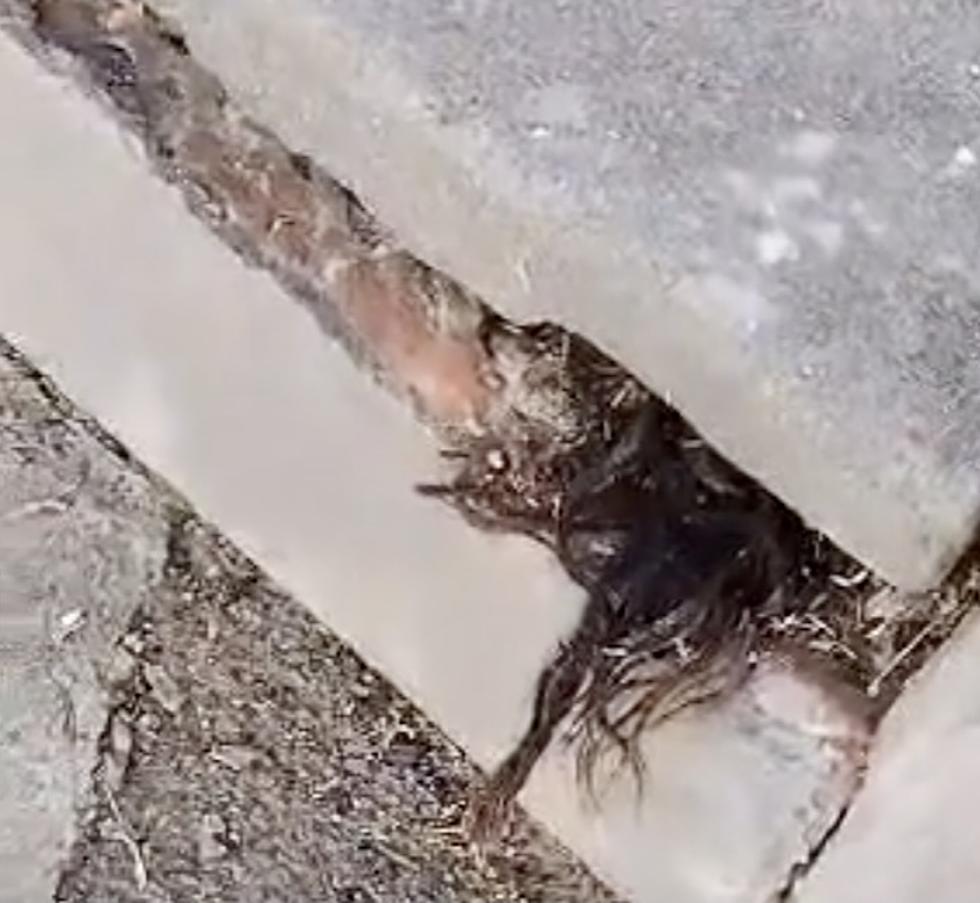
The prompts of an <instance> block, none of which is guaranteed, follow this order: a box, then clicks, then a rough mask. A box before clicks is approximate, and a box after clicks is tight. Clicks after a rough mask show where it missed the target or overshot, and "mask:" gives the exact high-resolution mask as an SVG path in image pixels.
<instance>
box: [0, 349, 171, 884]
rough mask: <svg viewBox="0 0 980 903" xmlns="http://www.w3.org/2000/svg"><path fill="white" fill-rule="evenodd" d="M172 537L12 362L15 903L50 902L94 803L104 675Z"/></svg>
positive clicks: (4, 790)
mask: <svg viewBox="0 0 980 903" xmlns="http://www.w3.org/2000/svg"><path fill="white" fill-rule="evenodd" d="M4 350H5V349H4V348H3V347H2V346H0V352H2V351H4ZM166 540H167V530H166V523H165V520H164V519H163V518H162V508H161V505H160V500H159V496H158V495H156V494H154V493H153V492H152V488H151V487H150V486H149V484H148V483H147V481H146V480H145V479H142V478H141V477H140V476H139V475H138V474H136V473H134V472H133V471H132V470H127V469H125V468H122V467H120V465H119V463H118V461H116V460H114V459H113V458H112V456H111V455H109V454H107V452H106V450H105V449H104V448H103V447H101V446H100V445H99V443H98V441H97V440H96V439H95V438H93V436H92V435H91V434H89V433H88V432H86V431H85V429H83V428H82V427H81V425H80V424H79V423H77V422H73V421H72V420H71V419H70V418H68V417H65V416H63V415H62V412H60V411H59V410H58V408H57V406H55V405H52V404H51V402H50V399H48V398H46V397H44V395H43V394H42V392H40V391H39V390H38V387H37V386H36V385H35V384H33V383H32V382H30V381H29V380H28V379H26V378H25V377H24V374H23V373H22V372H20V371H19V370H18V368H17V367H16V366H15V365H14V363H13V362H12V361H11V360H10V359H9V358H8V357H6V356H4V355H3V354H2V353H0V901H3V903H33V901H41V900H50V899H52V893H53V891H54V887H55V885H56V883H57V879H58V876H59V874H60V871H61V868H62V867H63V865H64V863H65V861H66V859H67V856H68V852H69V849H70V845H71V843H72V841H73V840H74V839H75V835H76V816H77V815H79V814H80V813H81V812H82V811H83V810H84V809H85V808H86V807H87V806H89V805H90V804H91V788H90V781H89V775H90V772H91V771H92V768H93V767H94V765H95V762H96V758H97V741H98V739H99V737H100V735H101V733H102V730H103V727H104V726H105V722H106V715H107V713H108V700H107V697H106V694H105V693H104V692H103V682H102V677H103V674H102V673H100V670H99V665H100V664H102V665H104V664H105V663H107V662H108V661H109V660H110V654H109V650H110V649H111V645H112V642H113V640H114V639H115V637H116V636H117V635H118V634H119V633H120V632H121V631H122V630H123V628H124V627H125V625H126V623H127V622H128V620H129V617H130V616H131V615H132V613H133V611H134V610H135V609H136V608H137V607H138V606H140V605H142V604H145V603H146V602H147V601H148V599H149V598H150V596H151V594H152V591H153V587H154V585H155V583H156V580H157V579H158V577H159V575H160V572H161V569H162V565H163V561H164V557H165V552H166Z"/></svg>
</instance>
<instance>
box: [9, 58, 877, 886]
mask: <svg viewBox="0 0 980 903" xmlns="http://www.w3.org/2000/svg"><path fill="white" fill-rule="evenodd" d="M0 81H2V82H3V84H4V85H5V86H8V90H5V91H4V92H3V94H2V95H0V119H2V120H3V121H4V122H5V123H9V124H10V126H11V127H10V135H11V136H13V138H14V140H10V141H7V142H4V143H3V144H2V145H0V209H2V210H5V211H11V210H16V211H17V216H16V217H11V216H8V215H4V216H0V321H2V323H3V324H4V329H5V330H8V331H9V333H10V334H11V335H12V337H14V338H15V339H16V341H17V342H18V344H20V345H21V346H22V347H23V348H24V349H25V350H26V351H27V352H29V354H30V355H31V357H32V358H33V359H34V360H36V361H37V362H38V363H39V364H40V365H42V366H43V367H44V368H45V369H46V370H47V371H49V372H51V373H52V374H54V375H55V376H56V377H57V379H58V380H59V382H60V383H61V384H62V385H63V386H64V388H65V389H66V390H67V391H69V392H70V393H71V394H72V395H73V396H75V397H76V398H77V399H78V400H79V402H80V403H82V404H83V405H84V406H85V407H86V408H88V409H89V410H91V411H92V412H93V413H94V414H95V415H96V416H98V418H99V419H100V421H102V422H104V423H105V424H106V425H107V426H108V427H109V428H111V429H112V430H113V432H115V433H117V434H118V435H119V436H120V437H121V438H123V439H124V441H126V443H127V444H128V445H129V446H130V447H131V448H133V450H134V451H135V452H136V453H137V454H138V455H139V456H140V457H141V458H142V459H144V460H145V461H146V462H147V463H148V464H149V465H151V466H152V467H154V468H155V469H157V470H158V471H159V472H161V473H162V474H163V475H165V476H166V477H167V478H168V479H170V480H172V481H173V482H174V483H175V484H176V485H177V486H178V488H180V489H181V490H182V491H184V492H186V493H187V494H188V495H189V496H190V497H191V498H192V499H193V500H194V502H195V504H196V505H197V506H199V508H200V509H201V511H202V513H203V514H204V515H205V516H206V517H207V518H210V519H212V520H213V521H215V522H216V523H217V524H218V525H219V526H220V527H221V529H222V530H223V531H224V532H225V533H227V535H229V536H230V537H231V538H232V539H233V540H234V541H236V542H237V543H239V544H240V545H241V546H242V548H244V549H245V550H246V551H247V552H248V553H249V554H250V555H251V556H253V557H254V558H255V560H256V561H258V562H259V563H260V564H261V565H262V566H263V567H264V568H266V569H267V570H268V572H269V573H270V574H271V575H272V576H273V577H274V578H275V579H277V580H278V581H279V582H280V583H281V584H282V585H283V586H284V587H286V589H287V590H289V591H290V592H292V593H293V594H295V595H296V596H297V597H298V598H299V599H300V600H301V601H302V602H304V603H305V604H307V605H308V606H309V607H310V608H311V610H312V611H313V612H315V613H316V614H317V615H318V616H319V617H320V618H322V619H323V621H325V622H326V623H327V624H328V625H329V626H330V627H331V628H333V629H336V630H337V631H338V632H339V633H340V634H341V635H342V636H343V637H345V638H346V639H348V640H349V641H350V642H351V643H352V644H353V645H354V647H355V648H356V649H357V650H358V651H359V652H360V653H361V654H362V655H364V656H365V657H366V658H367V659H368V660H369V661H370V662H371V663H373V664H375V665H376V666H378V667H379V668H380V669H381V670H382V671H383V673H384V674H385V675H387V676H388V677H389V678H390V679H391V680H392V681H393V682H394V683H395V684H396V685H397V686H399V687H400V688H401V689H402V690H403V691H405V692H406V693H407V694H408V695H409V696H410V697H411V698H412V699H413V700H415V701H416V702H417V703H419V704H420V705H421V706H422V708H423V709H424V710H425V711H426V713H427V714H428V715H429V716H430V717H432V718H433V719H434V720H435V721H436V722H437V723H438V724H439V725H440V726H441V727H443V728H444V729H445V730H446V732H447V733H448V734H449V735H450V736H451V737H452V738H453V739H455V740H457V741H458V742H459V743H461V745H462V746H463V747H464V748H465V749H466V750H467V751H468V752H469V753H470V754H471V755H472V756H473V757H474V759H475V760H476V761H477V762H478V763H480V764H482V765H484V766H489V765H491V764H493V763H495V762H496V761H497V760H498V759H499V757H500V756H501V755H502V754H503V753H504V752H505V751H506V750H508V749H509V748H510V746H511V744H512V743H513V741H514V739H515V737H516V736H517V735H518V734H519V733H520V732H521V729H522V728H523V725H524V719H525V717H526V714H527V711H528V706H529V703H530V698H531V693H532V686H533V682H534V678H535V676H536V674H537V672H538V670H539V668H540V666H541V663H542V662H543V661H544V659H545V658H546V656H547V655H548V653H549V652H550V650H551V649H552V648H553V646H554V644H555V643H556V642H557V641H558V639H559V638H560V637H561V636H563V635H564V633H565V631H566V630H567V629H568V628H569V626H570V625H571V623H572V622H573V621H574V619H575V617H576V614H577V611H578V607H579V605H580V604H581V599H580V598H579V595H578V592H577V590H576V589H575V588H574V587H572V586H571V585H570V584H569V583H568V582H567V580H566V579H565V577H564V576H563V574H561V573H560V571H559V569H558V568H557V566H556V565H555V564H554V563H552V562H551V561H550V559H549V558H548V557H547V556H546V555H545V553H544V551H543V550H541V549H539V548H537V547H535V546H533V545H531V544H530V543H528V542H527V541H524V540H518V539H510V538H504V537H489V536H486V535H484V534H481V533H478V532H476V531H474V530H470V529H467V528H465V527H464V526H463V525H462V523H461V522H460V520H459V518H458V517H456V516H455V515H454V514H453V513H452V512H451V511H449V510H448V509H446V508H444V507H442V506H438V505H433V504H432V503H431V501H428V500H424V499H421V498H419V497H417V496H416V495H415V494H414V493H413V491H412V484H413V483H414V482H416V481H418V480H420V479H425V478H427V477H430V476H431V475H432V474H433V473H434V472H435V467H436V461H435V459H436V455H435V451H434V448H433V445H432V443H431V440H430V439H429V437H427V436H426V435H425V433H424V432H423V431H422V430H420V429H419V428H418V427H417V425H416V424H415V423H414V422H413V421H412V419H411V416H410V414H409V412H408V411H407V409H405V408H403V407H401V406H400V405H398V404H396V403H395V402H394V400H393V399H391V398H390V397H388V396H386V395H385V394H383V393H382V392H380V391H379V390H378V389H377V388H376V387H374V386H372V385H371V384H370V382H369V380H367V379H366V378H365V377H364V376H363V374H361V373H359V372H358V371H357V370H356V369H355V368H354V367H353V366H352V365H351V363H350V361H349V360H348V359H347V357H346V356H345V355H344V353H343V352H342V350H341V349H340V348H339V347H338V346H337V345H336V344H333V343H331V342H329V341H328V340H327V339H326V338H325V337H324V334H323V332H322V330H321V329H320V328H319V326H318V324H317V323H316V321H315V319H314V317H313V316H310V315H309V314H308V313H307V312H305V311H304V310H303V309H302V308H301V307H300V306H299V305H296V304H295V303H293V302H292V301H291V300H290V299H288V298H287V297H286V296H285V295H284V294H283V293H282V292H281V290H280V289H279V288H277V287H276V285H275V284H274V283H273V281H272V280H271V278H269V277H268V276H267V275H266V274H264V273H262V272H259V271H256V270H254V269H248V268H246V267H244V266H243V265H242V264H241V262H240V261H239V260H238V259H237V258H236V257H235V255H234V254H232V253H231V252H230V251H229V250H228V249H227V248H226V247H224V246H223V245H222V244H221V243H220V242H218V241H217V240H216V239H215V238H214V236H213V235H211V234H210V233H209V232H208V231H207V230H206V229H205V228H204V227H203V226H202V225H201V224H200V223H199V222H198V221H196V220H194V219H193V218H192V217H190V216H189V215H188V213H187V212H186V210H185V209H184V208H183V207H182V206H181V202H180V199H179V196H178V195H177V193H176V192H174V191H172V190H171V189H169V188H167V187H166V186H165V185H164V184H163V183H162V182H159V181H157V180H155V179H154V178H153V177H151V176H150V175H149V173H148V172H147V170H146V167H145V165H144V163H143V161H142V160H141V159H140V157H139V154H138V152H137V151H136V150H135V147H134V146H133V144H132V143H129V142H128V141H127V139H126V138H125V137H124V135H122V134H121V133H120V132H119V131H118V130H117V129H116V127H115V126H113V125H112V124H111V123H110V122H109V120H108V119H106V118H105V117H104V115H103V113H102V111H100V110H99V108H98V106H97V105H95V104H93V103H91V102H89V101H87V100H85V99H84V98H83V97H81V96H80V95H79V94H77V93H75V89H74V88H73V87H71V86H70V85H68V84H66V83H64V82H62V81H60V80H58V79H57V78H55V77H52V76H51V75H49V74H47V73H45V72H44V71H43V70H42V69H41V68H40V67H39V66H38V65H36V64H35V63H34V62H32V61H31V60H30V59H29V58H27V57H26V56H25V55H24V54H23V53H22V52H21V51H20V50H18V49H16V48H15V47H14V46H12V45H11V44H9V43H7V42H4V41H2V40H0ZM864 738H865V734H864V726H863V725H862V724H861V722H860V719H859V718H857V717H855V716H854V715H853V714H852V713H851V712H850V711H848V710H847V709H846V707H844V706H843V705H842V704H841V703H840V702H839V701H838V700H837V699H836V697H835V695H834V693H833V692H832V691H831V690H829V689H826V688H824V687H822V686H819V685H817V684H811V683H809V682H806V681H804V680H802V679H800V678H798V677H797V676H795V675H793V674H792V673H790V672H789V671H788V670H787V669H786V668H784V667H779V666H776V665H773V666H772V667H767V668H763V669H761V670H760V673H759V675H758V677H757V678H756V679H755V681H754V682H753V683H752V684H751V685H750V686H749V687H748V688H747V689H746V691H745V693H744V694H741V695H739V696H738V697H736V698H735V699H733V700H731V701H730V702H729V703H728V704H727V705H725V706H722V707H717V708H714V709H705V710H702V711H698V712H696V713H695V712H692V713H690V715H689V716H688V717H686V718H684V719H678V720H677V721H676V722H674V723H673V724H671V725H669V726H668V727H667V728H666V729H664V730H662V731H660V732H658V734H657V735H656V736H655V737H651V740H650V742H651V744H652V747H651V750H652V752H651V755H652V756H653V759H652V760H651V761H652V762H653V763H654V767H655V769H656V775H655V777H654V779H653V780H652V781H651V784H650V786H649V787H648V790H647V793H646V794H645V795H644V796H643V797H642V799H640V800H639V801H638V800H637V799H636V797H635V796H634V794H633V792H632V790H633V788H632V785H631V784H630V783H629V781H628V780H626V781H624V782H623V783H621V784H616V785H614V786H613V787H612V788H611V790H610V791H609V795H608V798H607V801H606V804H605V805H604V806H603V807H602V809H601V810H600V811H599V812H594V811H592V810H590V809H589V807H588V806H587V805H586V804H585V803H584V802H583V801H582V798H581V796H580V794H579V791H578V789H577V788H576V787H575V786H574V784H573V782H572V778H571V776H570V773H569V762H568V759H567V758H566V757H565V756H560V755H559V756H557V757H555V758H553V759H552V760H551V761H550V762H549V763H546V764H545V766H544V767H543V768H542V769H541V770H540V771H539V772H538V774H537V775H536V776H535V780H534V782H533V783H532V786H530V787H529V788H528V792H527V794H526V795H525V798H524V799H525V801H526V803H527V805H528V807H529V808H530V811H531V812H532V814H534V815H536V816H537V817H539V818H540V819H541V821H542V822H543V823H544V824H545V825H546V826H547V827H549V828H550V829H551V830H553V831H554V832H555V833H556V834H557V836H558V837H559V838H560V839H563V840H565V841H566V842H567V843H569V845H570V846H571V847H572V848H573V849H574V850H575V851H576V852H577V853H579V854H580V855H581V856H582V857H583V858H584V859H585V861H586V862H587V863H588V864H589V865H591V866H592V867H593V868H594V869H595V871H596V872H597V873H598V874H599V875H600V876H601V877H603V878H605V879H607V880H608V881H609V882H610V883H611V884H612V885H613V886H614V887H615V888H618V889H621V890H622V891H624V892H625V893H628V894H629V895H631V896H632V898H633V899H636V900H653V899H658V898H660V896H661V895H663V894H667V895H668V898H669V899H671V900H674V901H677V903H686V901H691V903H700V901H708V900H713V901H739V903H742V901H744V903H758V900H759V899H760V896H762V895H765V894H767V893H775V892H776V890H778V888H779V887H780V886H781V885H782V883H783V882H784V880H785V877H786V875H787V874H788V872H789V870H790V869H791V868H792V866H793V865H794V864H795V863H796V862H798V861H801V860H803V859H805V858H806V857H807V855H808V853H809V850H810V848H811V847H812V846H813V845H814V844H816V843H818V842H819V839H820V837H821V836H822V835H823V834H824V833H825V832H826V830H828V829H829V827H830V826H831V825H832V824H833V823H834V821H835V819H836V817H837V814H838V813H839V812H840V811H841V808H842V807H843V805H844V804H845V802H846V800H847V798H848V796H849V794H850V792H851V790H852V788H853V785H854V781H855V779H856V774H857V770H858V767H859V761H860V758H861V754H862V749H863V743H864ZM658 763H659V764H658Z"/></svg>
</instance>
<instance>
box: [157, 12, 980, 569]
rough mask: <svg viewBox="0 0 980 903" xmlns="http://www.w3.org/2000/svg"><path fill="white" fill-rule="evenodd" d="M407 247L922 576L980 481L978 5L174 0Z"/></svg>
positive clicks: (829, 526)
mask: <svg viewBox="0 0 980 903" xmlns="http://www.w3.org/2000/svg"><path fill="white" fill-rule="evenodd" d="M160 8H161V9H163V10H164V11H167V12H169V13H171V14H173V16H174V17H175V19H176V20H177V21H178V22H179V23H180V24H181V25H182V26H183V27H184V28H185V29H186V32H187V34H188V37H189V39H190V44H191V47H192V49H193V51H194V52H195V54H196V55H198V56H199V57H200V58H201V59H202V60H203V61H204V62H205V64H206V65H209V66H210V67H211V68H212V69H213V70H214V71H215V72H216V73H217V74H218V75H219V76H220V77H221V78H222V79H223V80H224V81H225V82H226V84H227V86H228V87H229V88H230V89H231V90H232V91H233V92H234V93H235V94H236V96H237V97H238V98H239V99H240V100H241V102H242V103H243V104H244V105H245V106H246V108H247V109H249V110H251V111H252V112H254V113H255V114H257V115H258V118H259V119H260V120H262V121H264V122H265V123H267V124H268V125H270V126H271V127H272V128H274V129H275V130H277V131H278V132H279V133H280V134H281V135H282V136H283V137H284V138H285V139H286V141H287V142H288V143H290V144H291V145H293V146H294V147H295V148H296V149H300V150H304V151H308V152H309V153H311V154H312V155H314V156H315V157H316V158H317V159H319V160H320V161H321V162H322V163H323V164H324V165H325V166H326V168H327V170H328V171H330V172H331V173H333V174H335V175H337V176H338V177H340V178H342V179H344V180H347V181H348V182H349V183H350V184H351V185H352V186H353V187H354V188H355V189H356V191H357V192H358V193H359V194H360V195H361V196H362V197H363V198H364V199H365V200H366V201H367V202H368V203H369V204H371V205H372V206H373V207H374V208H375V209H376V210H377V212H378V213H379V214H380V216H381V218H382V220H383V221H385V222H386V223H387V224H389V225H390V226H392V227H393V228H394V229H395V230H396V232H397V233H398V234H399V235H400V236H401V237H402V239H404V240H405V241H407V242H409V243H410V244H412V245H413V246H414V249H415V250H416V251H417V252H418V253H419V255H420V256H421V257H422V258H423V259H426V260H428V261H429V262H431V263H433V264H435V265H437V266H440V267H441V268H443V269H445V270H446V271H448V272H449V273H450V274H452V275H454V276H456V277H457V278H459V279H461V280H462V281H463V282H464V283H466V284H468V285H469V286H470V287H471V288H473V289H475V290H477V291H479V292H481V293H483V294H484V295H485V297H486V298H487V300H488V301H489V302H490V303H491V304H493V305H496V306H498V307H499V308H500V309H501V310H503V311H504V312H505V313H507V314H508V315H510V316H512V317H514V318H517V319H528V318H537V317H553V318H557V319H558V320H560V321H561V322H562V323H564V324H565V325H569V326H572V327H575V328H578V329H580V330H582V331H583V332H585V333H586V334H587V335H588V336H590V337H591V338H593V339H595V340H597V341H598V342H599V343H600V344H601V345H603V346H604V347H605V348H606V349H607V350H608V351H610V352H612V353H613V354H614V355H615V356H617V357H618V358H620V359H621V360H622V361H623V362H624V363H625V364H626V365H627V366H629V367H630V368H632V369H633V370H634V371H635V372H637V373H638V374H640V375H642V376H643V377H644V378H646V379H647V380H648V381H649V383H650V385H651V386H652V387H653V388H654V389H656V390H657V391H659V392H660V393H661V394H664V395H666V396H668V397H670V398H671V399H672V400H673V401H674V402H675V403H676V404H677V405H678V406H679V407H680V408H681V409H682V410H683V412H684V413H685V414H687V415H688V417H689V419H691V420H692V421H693V422H694V424H695V425H696V426H697V427H698V428H699V429H700V430H701V431H702V432H704V433H705V434H706V435H707V436H708V437H709V438H710V439H711V440H712V441H713V442H714V444H715V445H717V446H718V447H719V448H721V449H722V450H723V451H725V452H726V453H728V454H729V455H730V456H731V457H733V458H734V459H735V460H736V461H737V462H738V463H740V464H741V465H742V466H743V467H744V468H745V469H747V470H749V471H750V472H752V473H753V474H755V475H756V476H758V477H760V478H761V479H762V480H763V481H764V482H766V483H767V484H768V485H769V487H770V488H771V489H772V490H773V491H774V492H776V493H777V494H778V495H780V496H781V497H782V498H784V499H785V500H786V501H787V502H789V503H790V504H791V505H793V506H794V507H796V508H797V509H798V510H799V511H801V512H802V513H803V514H804V515H805V516H806V517H807V518H808V519H809V520H810V521H811V522H812V523H813V524H815V525H816V526H817V527H819V528H821V529H823V530H825V531H826V532H828V533H830V534H831V535H832V536H833V537H834V538H835V539H836V540H837V541H838V542H839V543H840V544H842V545H843V546H844V547H846V548H847V549H848V550H849V551H851V552H853V553H854V554H855V555H857V556H858V557H859V558H863V559H864V560H865V561H866V562H867V563H869V564H871V565H873V566H874V567H876V568H877V569H878V570H879V571H881V572H882V573H883V574H884V575H885V576H887V577H888V578H890V579H891V580H893V581H895V582H897V583H899V584H903V585H904V586H906V587H912V588H914V587H922V586H926V585H929V584H932V583H934V582H935V581H936V580H937V578H938V577H939V576H940V575H941V574H942V573H943V572H944V570H945V569H946V568H947V567H948V566H949V565H950V564H951V562H952V561H953V559H954V558H955V557H956V556H957V554H958V553H959V552H960V551H961V549H962V547H963V544H964V543H965V541H966V539H967V538H968V536H969V534H970V533H971V531H972V528H973V526H974V523H975V521H976V515H977V510H978V501H980V468H978V467H977V452H978V450H980V436H978V433H977V427H976V424H977V423H978V422H980V418H978V416H977V415H978V413H980V412H978V405H980V402H978V399H980V392H978V389H980V371H978V363H977V358H976V353H975V349H974V347H973V344H974V343H973V339H972V336H974V335H975V334H976V332H977V330H978V328H980V314H978V303H977V298H978V280H980V272H978V268H977V264H976V261H975V255H974V253H973V249H974V247H975V245H976V243H977V238H978V231H980V230H978V218H977V215H976V209H977V197H978V193H977V192H978V185H980V182H978V179H980V166H978V157H980V143H978V140H980V139H978V136H977V131H976V121H977V113H978V111H980V54H978V51H977V47H978V46H980V18H978V17H977V15H976V13H975V10H973V9H972V8H970V7H969V5H964V4H962V3H959V2H957V0H940V2H936V3H931V4H929V6H928V8H924V7H922V5H921V4H909V3H902V4H896V3H870V4H869V3H867V2H863V0H843V2H837V3H816V4H802V5H800V4H797V5H787V4H783V5H773V4H765V3H757V4H746V3H743V2H740V0H710V2H707V3H690V4H676V3H670V2H666V0H618V2H616V3H606V4H602V5H599V6H597V5H595V4H584V3H566V2H560V0H548V2H544V3H530V4H529V3H520V2H509V3H486V2H484V0H454V2H448V3H447V2H443V0H424V2H420V3H413V4H405V3H401V2H397V0H364V2H359V3H346V2H340V0H234V2H230V0H226V2H212V3H208V4H201V3H198V2H195V0H162V2H161V4H160Z"/></svg>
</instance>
